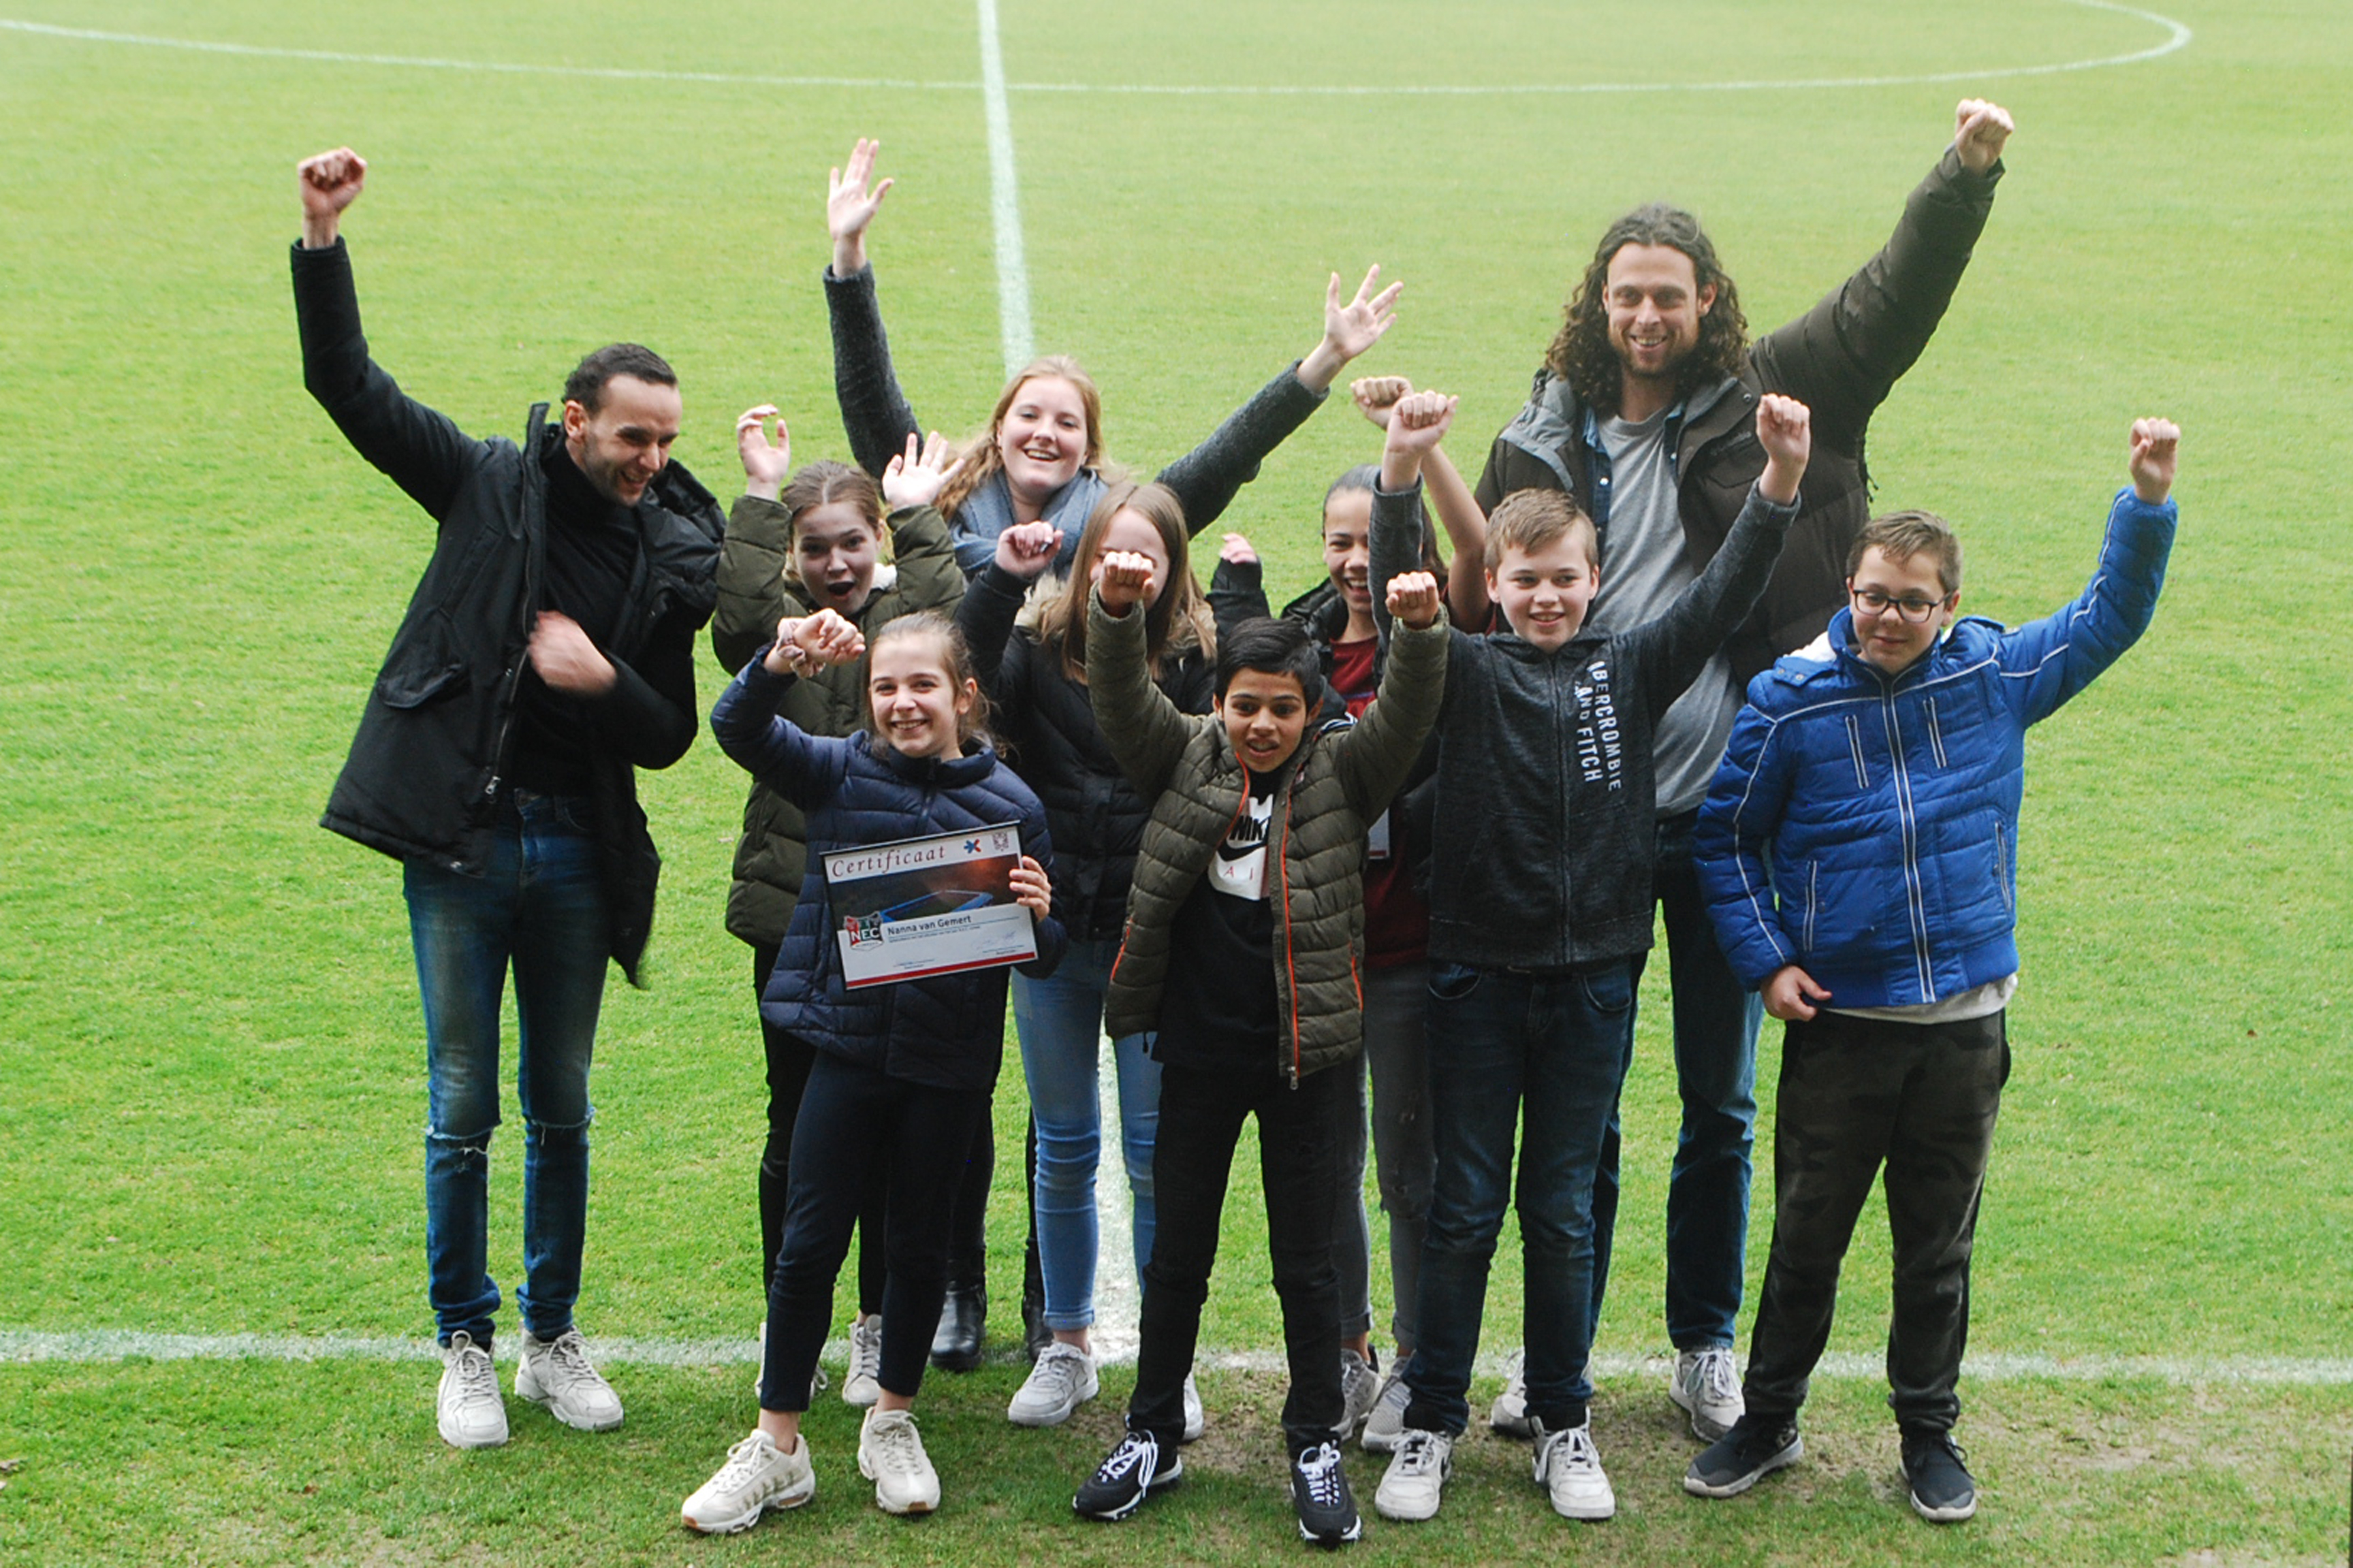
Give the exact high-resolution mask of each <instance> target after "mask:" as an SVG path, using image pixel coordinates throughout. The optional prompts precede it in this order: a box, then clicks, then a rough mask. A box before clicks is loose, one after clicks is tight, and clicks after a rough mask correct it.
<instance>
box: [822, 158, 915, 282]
mask: <svg viewBox="0 0 2353 1568" xmlns="http://www.w3.org/2000/svg"><path fill="white" fill-rule="evenodd" d="M881 151H882V143H881V142H872V141H869V140H868V139H867V138H865V137H863V136H861V137H860V138H859V139H858V145H856V146H855V147H852V148H851V149H850V150H849V166H848V167H847V168H842V169H836V170H834V171H833V172H832V178H831V179H830V180H828V182H827V184H826V192H825V226H826V229H827V231H828V232H829V233H830V234H831V235H832V236H833V275H834V276H835V277H836V278H848V277H849V276H850V275H851V274H853V273H855V272H858V271H860V270H861V269H863V268H864V267H865V266H866V227H867V226H868V225H869V224H871V223H872V222H873V221H874V215H875V214H876V213H878V212H881V210H882V198H883V197H884V196H887V195H890V194H891V187H892V185H894V184H898V182H897V181H895V180H885V181H883V182H882V183H881V184H879V185H876V186H874V187H873V188H872V189H871V190H870V189H868V188H867V182H868V181H869V179H871V177H872V175H873V174H874V154H876V153H880V152H881Z"/></svg>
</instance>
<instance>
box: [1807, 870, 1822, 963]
mask: <svg viewBox="0 0 2353 1568" xmlns="http://www.w3.org/2000/svg"><path fill="white" fill-rule="evenodd" d="M1821 911H1822V863H1821V862H1820V861H1819V860H1810V861H1808V862H1807V863H1806V951H1807V952H1809V953H1810V952H1813V951H1814V917H1815V916H1816V915H1818V914H1820V913H1821Z"/></svg>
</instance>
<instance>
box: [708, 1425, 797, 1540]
mask: <svg viewBox="0 0 2353 1568" xmlns="http://www.w3.org/2000/svg"><path fill="white" fill-rule="evenodd" d="M815 1496H817V1470H816V1468H815V1467H813V1466H812V1465H811V1464H810V1463H809V1453H808V1439H807V1437H802V1438H801V1439H799V1443H798V1446H797V1447H795V1448H794V1450H793V1451H792V1452H791V1453H789V1454H787V1453H786V1452H785V1451H784V1450H783V1449H781V1448H779V1447H776V1441H775V1439H773V1438H771V1437H770V1436H768V1435H767V1434H766V1433H765V1432H760V1431H754V1433H753V1434H752V1435H751V1436H749V1437H746V1438H744V1440H743V1441H742V1442H740V1443H738V1444H736V1445H735V1446H734V1447H732V1448H730V1449H728V1450H727V1462H726V1463H725V1464H723V1465H722V1466H720V1467H719V1473H718V1474H717V1475H715V1476H713V1477H712V1478H711V1479H709V1480H707V1481H705V1482H703V1483H702V1486H700V1487H698V1488H696V1489H695V1492H694V1495H693V1496H692V1497H691V1498H689V1499H687V1500H686V1501H685V1502H684V1503H683V1504H681V1506H680V1508H679V1510H678V1512H679V1521H680V1522H681V1523H682V1524H684V1525H685V1526H686V1527H687V1529H689V1530H699V1531H702V1533H703V1534H705V1535H726V1534H732V1533H733V1531H738V1530H749V1529H751V1528H752V1527H753V1526H754V1525H755V1524H757V1523H759V1522H760V1515H761V1514H762V1513H764V1512H765V1511H766V1510H769V1509H772V1508H798V1507H800V1506H801V1504H803V1503H805V1502H807V1501H808V1500H809V1499H811V1498H813V1497H815Z"/></svg>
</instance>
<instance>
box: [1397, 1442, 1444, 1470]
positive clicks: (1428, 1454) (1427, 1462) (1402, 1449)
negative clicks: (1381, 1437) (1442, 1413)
mask: <svg viewBox="0 0 2353 1568" xmlns="http://www.w3.org/2000/svg"><path fill="white" fill-rule="evenodd" d="M1441 1458H1442V1456H1441V1454H1440V1448H1439V1440H1438V1434H1437V1433H1435V1432H1408V1433H1407V1434H1406V1435H1405V1436H1404V1437H1403V1438H1402V1439H1401V1440H1400V1441H1399V1442H1398V1450H1397V1473H1398V1475H1400V1476H1426V1475H1429V1474H1430V1472H1432V1471H1434V1470H1436V1469H1437V1468H1438V1467H1439V1465H1440V1461H1441Z"/></svg>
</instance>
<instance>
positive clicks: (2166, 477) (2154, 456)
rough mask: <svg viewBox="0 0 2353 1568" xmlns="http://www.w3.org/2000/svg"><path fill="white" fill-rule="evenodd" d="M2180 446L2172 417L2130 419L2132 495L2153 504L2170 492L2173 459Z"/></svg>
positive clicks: (2179, 435)
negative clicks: (2131, 424) (2131, 423)
mask: <svg viewBox="0 0 2353 1568" xmlns="http://www.w3.org/2000/svg"><path fill="white" fill-rule="evenodd" d="M2180 446H2181V426H2179V425H2176V424H2175V423H2174V422H2173V421H2172V420H2170V419H2136V420H2134V421H2133V427H2132V479H2133V494H2135V495H2137V496H2138V497H2140V499H2141V500H2145V501H2149V502H2152V503H2154V502H2157V501H2161V500H2164V499H2165V498H2166V497H2167V496H2168V494H2170V493H2171V492H2172V489H2173V470H2174V463H2175V458H2176V454H2177V452H2178V451H2179V447H2180Z"/></svg>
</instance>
